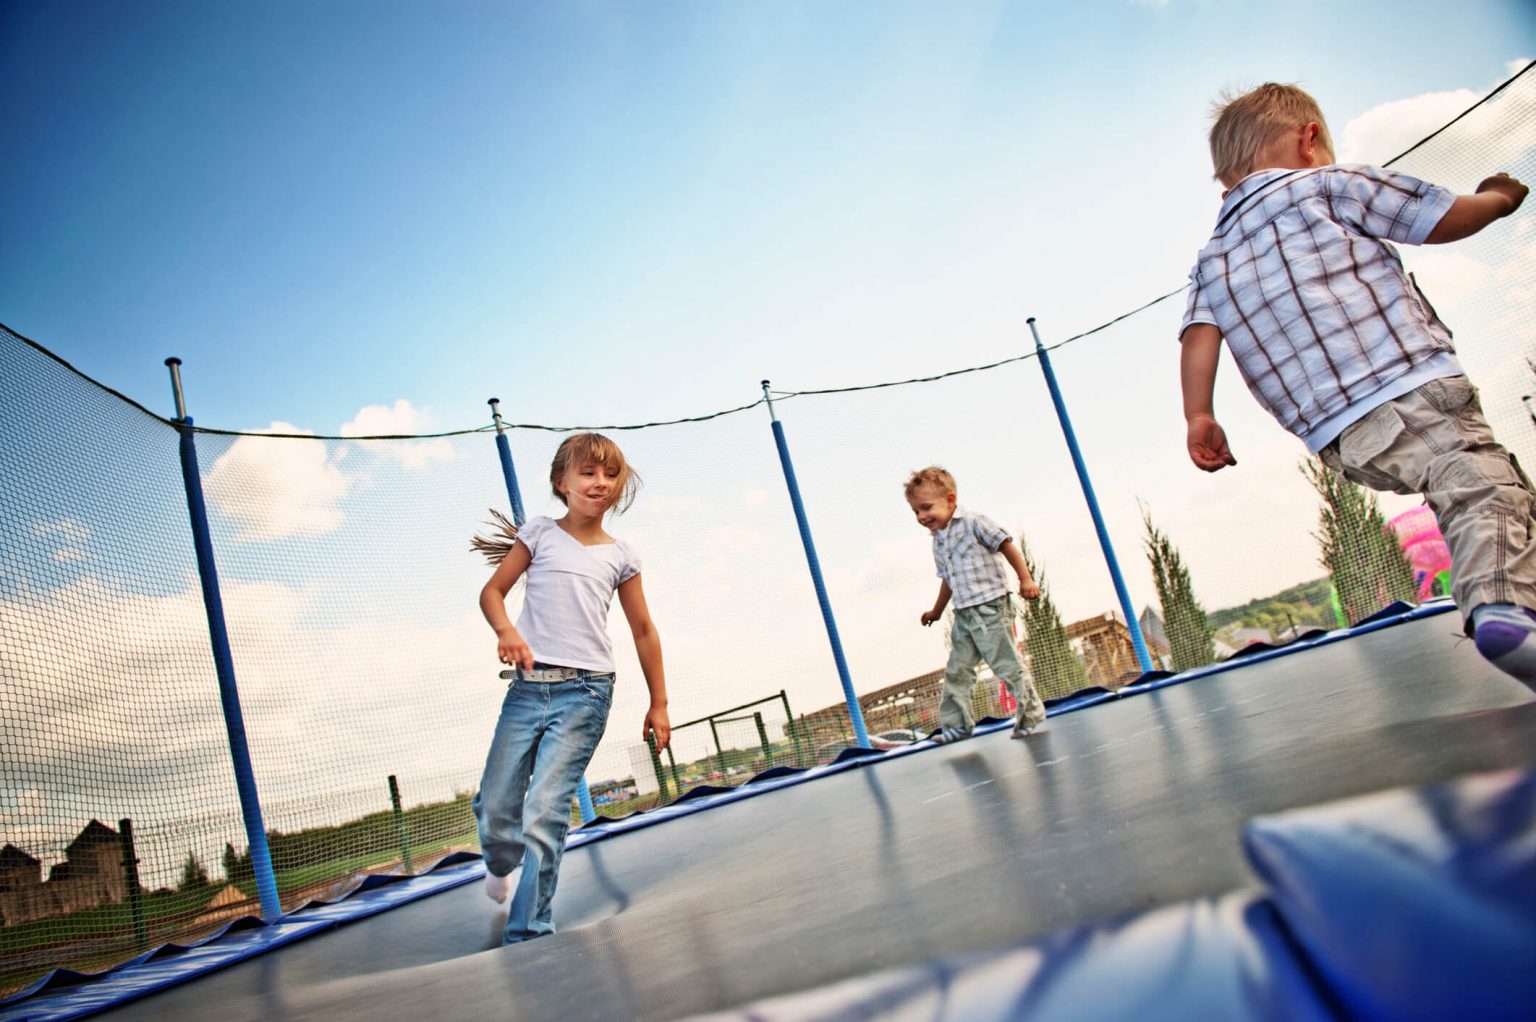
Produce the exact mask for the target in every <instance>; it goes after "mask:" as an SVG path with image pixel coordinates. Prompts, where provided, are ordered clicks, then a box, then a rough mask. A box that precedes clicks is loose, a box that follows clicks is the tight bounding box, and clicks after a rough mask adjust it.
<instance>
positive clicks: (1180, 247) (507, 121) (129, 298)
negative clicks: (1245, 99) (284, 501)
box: [0, 0, 1536, 433]
mask: <svg viewBox="0 0 1536 1022" xmlns="http://www.w3.org/2000/svg"><path fill="white" fill-rule="evenodd" d="M1388 15H1390V16H1388ZM1430 25H1433V30H1429V29H1428V26H1430ZM1361 39H1369V40H1370V41H1371V42H1370V44H1369V45H1364V46H1362V45H1360V44H1359V42H1358V40H1361ZM1530 52H1536V14H1533V12H1532V10H1531V8H1530V5H1529V4H1527V3H1524V2H1521V0H1503V2H1494V0H1480V2H1469V3H1465V4H1458V5H1457V8H1456V13H1455V15H1454V17H1452V16H1448V15H1447V14H1446V13H1445V8H1444V5H1443V4H1439V3H1433V2H1423V3H1420V2H1408V3H1392V4H1382V3H1347V2H1346V3H1338V2H1317V3H1310V2H1302V3H1290V4H1285V5H1274V4H1261V3H1241V2H1235V3H1234V2H1223V3H1215V2H1208V0H1168V2H1165V3H1157V2H1118V0H1116V2H1089V3H1081V4H1049V5H1046V4H1024V3H1014V4H1006V3H963V4H956V5H943V6H942V7H939V6H935V5H931V4H925V3H886V2H879V3H875V2H868V3H855V2H843V3H774V4H752V3H724V4H720V3H688V2H680V3H667V4H645V5H641V4H627V3H561V4H544V3H494V4H492V3H473V2H450V3H441V4H425V3H399V2H391V0H368V2H352V0H332V2H326V3H298V2H283V0H279V2H275V3H271V2H263V3H251V2H244V0H234V2H228V3H219V4H207V3H202V2H190V3H177V2H155V3H146V2H136V3H120V2H76V0H65V2H58V3H46V4H39V3H27V2H6V3H4V4H0V117H3V119H4V123H5V124H6V125H7V129H8V132H9V135H10V137H11V139H12V140H13V141H14V143H15V149H14V151H15V152H16V153H17V154H18V164H17V167H16V171H15V172H13V173H11V174H9V175H7V182H6V184H5V187H4V188H3V189H0V223H3V224H4V231H3V233H0V322H4V323H5V324H6V325H8V326H9V327H11V328H12V329H13V330H16V331H17V332H19V333H21V334H23V335H25V336H28V337H30V338H32V339H33V340H36V341H38V342H39V343H41V344H43V345H45V346H46V347H48V348H50V349H51V350H53V351H54V352H56V353H57V354H59V355H60V356H62V357H63V358H65V359H67V360H69V361H70V362H72V363H73V364H75V365H76V366H77V367H78V368H80V369H81V370H82V371H84V372H86V373H87V374H89V375H91V376H94V377H96V378H97V379H100V380H102V381H103V382H106V383H107V384H109V385H110V386H113V387H115V388H117V389H119V390H121V391H123V392H124V393H126V394H128V395H129V396H131V397H133V398H134V399H136V400H138V401H140V402H141V403H143V404H145V405H147V406H149V407H151V408H153V409H156V410H158V411H160V412H162V413H167V414H168V413H169V412H170V411H171V404H170V392H169V386H168V383H167V378H166V373H165V369H164V367H163V365H162V361H163V359H164V358H165V357H167V356H170V355H175V356H179V357H180V358H182V359H183V360H184V362H185V366H184V373H185V377H186V384H187V393H188V400H189V406H190V409H191V411H192V414H193V415H194V416H195V417H196V418H197V419H198V421H199V422H200V423H202V424H206V425H214V426H220V427H225V428H236V429H249V428H260V427H265V426H269V425H270V424H271V423H272V422H274V421H282V422H288V423H292V424H295V425H298V426H300V427H302V428H305V429H309V430H313V431H316V432H320V433H334V432H336V431H337V430H338V429H339V428H340V427H341V426H342V425H343V424H344V423H347V422H350V421H353V419H355V418H356V416H357V413H358V411H359V410H360V409H362V408H364V407H367V406H383V407H389V408H394V407H395V404H396V402H398V401H401V400H404V401H407V402H409V404H410V411H409V412H406V413H404V418H405V420H406V421H405V422H404V425H405V426H406V427H407V428H406V429H405V431H417V430H428V429H434V428H436V429H454V428H466V427H473V426H478V425H482V424H483V423H484V422H485V420H486V409H485V406H484V402H485V400H486V399H487V398H488V397H491V396H498V397H501V398H502V399H503V401H504V402H505V405H506V408H507V411H508V413H509V417H511V418H513V419H514V421H524V422H541V423H555V424H570V423H577V422H584V423H592V422H601V423H620V422H644V421H651V420H655V419H661V418H671V417H675V416H678V415H687V414H698V413H701V412H708V411H713V410H715V409H718V408H725V407H733V406H735V405H738V404H742V403H745V402H746V401H750V400H752V399H754V398H755V397H756V396H757V393H758V381H759V380H761V379H763V378H770V379H773V380H774V382H775V384H776V385H779V386H782V387H784V388H785V389H796V390H798V389H806V388H812V387H823V386H840V385H845V384H849V383H860V382H867V381H870V380H875V379H890V378H904V377H906V376H910V375H920V374H926V373H929V372H933V371H937V370H943V369H948V368H954V367H956V366H959V365H969V364H975V363H979V362H985V361H990V360H992V359H994V358H997V357H1004V356H1006V355H1009V354H1013V353H1016V352H1018V351H1019V350H1020V349H1021V347H1024V346H1027V335H1026V333H1025V330H1024V324H1023V320H1024V319H1025V317H1027V316H1030V315H1035V316H1038V317H1039V319H1040V322H1041V325H1042V329H1043V330H1044V331H1045V333H1046V335H1047V337H1048V338H1049V337H1052V336H1055V337H1061V336H1066V335H1068V334H1070V333H1074V332H1076V331H1077V330H1079V329H1082V328H1085V327H1088V326H1092V325H1095V324H1096V323H1098V322H1100V321H1102V320H1103V319H1106V318H1109V316H1111V315H1116V314H1118V313H1120V312H1123V311H1125V310H1126V309H1128V308H1131V307H1134V306H1135V305H1138V304H1140V303H1141V302H1142V301H1144V300H1146V299H1147V298H1149V297H1151V296H1153V295H1155V294H1161V293H1162V292H1163V291H1166V290H1168V289H1170V288H1171V287H1175V286H1177V285H1178V284H1179V283H1180V282H1181V281H1182V280H1183V278H1184V274H1185V273H1186V272H1187V266H1188V263H1189V262H1190V253H1191V252H1192V251H1193V250H1194V249H1195V248H1197V247H1198V244H1199V242H1200V240H1201V238H1202V234H1203V233H1204V230H1205V228H1206V226H1207V223H1206V221H1207V219H1208V215H1209V209H1210V208H1211V206H1212V204H1213V203H1214V202H1215V200H1216V188H1215V186H1214V185H1213V184H1212V182H1211V181H1210V180H1209V172H1208V170H1207V169H1206V155H1205V147H1204V141H1203V133H1204V130H1205V128H1206V113H1207V107H1208V103H1209V101H1210V100H1211V98H1212V97H1213V96H1214V95H1215V94H1216V93H1217V92H1218V91H1219V90H1221V89H1223V88H1227V87H1231V86H1234V85H1242V84H1248V83H1255V82H1257V81H1259V80H1263V79H1271V78H1272V79H1277V80H1295V81H1300V82H1302V83H1303V84H1304V85H1306V86H1307V87H1308V88H1310V89H1312V90H1313V91H1314V92H1315V93H1316V94H1317V96H1318V97H1319V99H1320V101H1321V102H1322V103H1323V105H1324V107H1325V109H1326V110H1328V112H1329V114H1330V116H1331V118H1332V119H1333V121H1334V122H1335V123H1336V124H1342V123H1344V122H1345V121H1348V120H1349V119H1351V118H1353V117H1355V116H1357V115H1359V114H1361V113H1363V112H1365V111H1368V110H1370V109H1371V108H1373V107H1374V106H1376V105H1377V104H1380V103H1383V102H1387V101H1391V100H1397V99H1402V98H1405V97H1412V96H1416V95H1419V94H1422V93H1429V92H1437V91H1448V90H1454V89H1458V88H1480V87H1484V86H1486V85H1489V84H1491V83H1493V82H1495V81H1497V80H1499V79H1501V78H1502V77H1503V76H1502V74H1501V72H1502V71H1503V69H1504V66H1505V64H1506V62H1508V61H1510V60H1513V59H1517V58H1519V57H1521V56H1522V55H1526V54H1528V53H1530ZM1154 198H1155V201H1152V200H1154ZM1149 207H1150V208H1149ZM1106 257H1107V258H1108V260H1109V262H1110V263H1111V266H1110V267H1109V268H1108V269H1109V272H1105V270H1106V267H1105V266H1103V265H1102V263H1103V262H1104V261H1105V259H1106ZM1096 262H1097V263H1099V264H1100V265H1097V266H1095V263H1096ZM1090 266H1093V267H1095V268H1094V269H1093V270H1092V271H1091V272H1089V271H1085V267H1090Z"/></svg>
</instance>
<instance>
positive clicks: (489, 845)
mask: <svg viewBox="0 0 1536 1022" xmlns="http://www.w3.org/2000/svg"><path fill="white" fill-rule="evenodd" d="M612 704H613V675H611V674H592V675H587V676H585V677H581V678H574V679H571V680H569V681H557V682H550V683H544V682H534V681H514V682H512V684H511V685H509V686H508V687H507V697H506V699H505V700H503V701H502V704H501V716H500V718H498V719H497V721H496V734H495V736H494V737H493V738H492V739H491V751H490V753H489V754H488V755H487V756H486V758H485V774H484V776H482V777H481V779H480V790H479V791H478V792H477V793H476V794H475V800H474V808H475V820H476V822H477V823H478V825H479V829H480V852H481V855H482V856H484V858H485V868H486V870H487V871H489V872H491V873H494V874H495V875H496V876H506V875H507V874H508V873H511V872H512V869H513V867H515V866H517V865H518V864H521V865H522V867H523V872H522V875H521V876H520V877H518V882H517V890H516V892H515V893H514V894H513V895H512V908H511V910H510V912H509V913H508V915H507V928H506V931H505V933H504V934H503V936H502V943H503V944H516V943H517V942H519V941H524V940H531V939H533V938H534V937H543V936H546V935H548V934H551V933H554V932H555V926H554V922H553V920H552V916H553V911H552V904H553V901H554V896H555V880H556V879H557V876H558V874H559V872H560V855H561V853H562V852H564V851H565V835H566V831H568V830H569V829H570V826H571V799H572V798H574V797H575V796H576V786H577V784H578V783H579V782H580V781H581V777H582V774H584V773H585V772H586V769H587V763H588V762H590V761H591V759H592V753H593V751H594V750H595V749H596V748H597V742H598V739H600V738H602V737H603V728H604V727H605V726H606V725H607V723H608V710H609V708H610V707H611V706H612Z"/></svg>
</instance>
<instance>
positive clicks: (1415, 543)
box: [1387, 504, 1451, 601]
mask: <svg viewBox="0 0 1536 1022" xmlns="http://www.w3.org/2000/svg"><path fill="white" fill-rule="evenodd" d="M1387 524H1388V525H1389V526H1391V528H1392V531H1393V532H1395V533H1397V541H1398V542H1399V543H1401V544H1402V547H1403V554H1404V555H1405V556H1406V557H1407V558H1408V563H1409V564H1410V565H1412V566H1413V577H1414V579H1415V580H1416V581H1417V582H1418V585H1419V594H1418V596H1419V599H1420V600H1421V601H1422V600H1427V599H1429V598H1430V597H1431V596H1437V595H1440V594H1443V593H1448V592H1450V591H1451V551H1450V548H1449V547H1447V546H1446V545H1445V536H1443V535H1442V534H1441V533H1440V524H1439V523H1438V522H1437V521H1435V513H1434V512H1433V511H1431V510H1430V509H1429V505H1427V504H1420V505H1419V506H1418V507H1416V508H1411V509H1409V510H1407V511H1404V512H1403V513H1402V514H1400V515H1398V516H1396V517H1395V518H1393V519H1392V520H1391V521H1390V522H1388V523H1387Z"/></svg>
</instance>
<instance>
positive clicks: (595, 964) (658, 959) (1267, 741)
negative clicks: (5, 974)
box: [104, 614, 1536, 1022]
mask: <svg viewBox="0 0 1536 1022" xmlns="http://www.w3.org/2000/svg"><path fill="white" fill-rule="evenodd" d="M1533 760H1536V702H1533V701H1532V699H1531V696H1530V693H1529V692H1528V691H1527V690H1526V689H1525V688H1524V687H1523V686H1521V685H1519V684H1518V683H1516V682H1514V681H1513V680H1511V679H1509V678H1507V677H1505V676H1504V675H1502V674H1500V673H1499V672H1498V671H1496V670H1495V669H1493V668H1492V667H1490V666H1489V665H1488V664H1486V663H1484V662H1483V661H1482V660H1481V658H1479V657H1478V655H1477V653H1476V651H1475V650H1474V649H1473V648H1472V644H1471V643H1470V642H1466V641H1465V640H1462V639H1461V638H1460V636H1459V631H1458V622H1457V620H1456V618H1455V616H1454V615H1450V614H1445V615H1436V616H1433V617H1426V618H1421V619H1418V620H1412V621H1408V622H1405V623H1402V624H1399V625H1396V626H1393V627H1390V628H1384V629H1381V630H1379V631H1375V632H1370V633H1368V634H1364V635H1358V636H1355V637H1352V638H1350V639H1347V640H1345V641H1341V642H1337V643H1333V644H1330V645H1325V646H1320V647H1318V648H1315V649H1309V650H1306V651H1302V652H1298V653H1296V654H1295V655H1291V656H1284V657H1278V658H1275V659H1271V660H1265V661H1261V662H1258V663H1252V664H1248V665H1246V666H1243V667H1240V668H1237V669H1234V670H1231V671H1227V672H1224V673H1219V674H1215V675H1212V676H1209V677H1205V678H1200V679H1197V680H1194V681H1191V682H1189V683H1187V684H1182V685H1174V686H1171V687H1168V688H1164V689H1160V690H1158V691H1155V692H1151V693H1146V694H1141V695H1137V696H1134V697H1130V698H1126V699H1123V700H1119V701H1116V702H1112V703H1108V704H1104V705H1100V706H1096V707H1092V708H1090V709H1086V710H1083V711H1080V712H1076V713H1070V714H1065V715H1063V716H1060V717H1057V718H1053V719H1052V720H1051V721H1050V722H1049V724H1048V727H1047V728H1046V729H1045V730H1044V731H1043V732H1041V733H1039V734H1036V735H1034V736H1032V737H1030V738H1029V739H1027V740H1024V741H1016V740H1011V739H1010V738H1009V735H1008V732H1007V731H1006V730H1003V731H1000V732H996V733H993V734H990V735H984V736H979V737H976V738H973V739H971V740H968V741H963V742H959V743H956V744H954V745H951V746H946V747H941V748H933V749H929V750H926V751H922V752H918V753H915V754H912V755H908V756H904V757H900V758H896V759H892V760H887V761H881V762H877V763H875V764H873V765H870V766H866V767H864V768H862V769H856V770H849V771H845V772H843V773H840V774H836V775H833V776H829V777H825V778H822V779H818V780H815V781H812V782H810V783H806V784H801V785H798V786H794V787H789V788H785V789H783V790H779V791H774V792H770V793H766V794H764V795H761V796H759V797H755V798H749V799H744V800H742V801H738V802H734V803H730V804H727V805H722V806H718V807H715V808H712V809H709V810H707V811H704V812H700V813H697V814H694V815H692V816H687V817H683V818H680V819H677V820H673V821H670V822H667V823H663V824H660V825H657V826H653V827H648V828H643V829H640V830H636V831H633V832H630V833H624V834H619V835H616V836H614V837H613V838H611V839H608V840H604V841H599V842H595V843H593V844H590V845H586V846H582V847H579V848H576V849H573V850H571V851H570V852H569V853H568V854H567V855H566V856H565V860H564V865H563V867H562V870H561V876H560V887H559V891H558V893H557V895H556V898H555V909H556V911H555V918H556V923H557V926H558V927H559V930H560V932H558V933H557V934H555V935H554V936H552V937H548V938H544V939H542V940H538V941H534V942H531V943H528V944H523V945H518V946H513V947H507V948H502V947H499V946H498V944H499V935H500V928H501V924H502V920H503V919H504V917H505V909H504V908H501V907H498V906H496V905H494V904H492V903H491V902H490V901H489V900H487V899H486V898H485V897H484V895H483V894H482V893H481V890H480V885H479V884H478V883H475V884H472V885H468V886H465V887H460V888H457V889H455V890H452V891H448V892H445V893H443V894H438V895H434V896H432V897H428V898H425V899H423V900H421V901H418V902H414V903H412V904H409V905H406V906H404V907H401V908H398V909H395V910H392V911H390V912H386V913H383V914H381V915H378V916H375V917H372V918H369V919H367V920H364V921H361V922H358V923H355V924H352V925H348V926H345V927H342V928H340V929H337V930H334V931H331V932H328V933H325V934H323V935H321V936H317V937H314V938H310V939H307V940H303V941H299V942H297V943H295V944H292V945H289V946H287V947H285V948H283V949H280V950H278V951H275V952H272V953H268V954H265V955H261V956H259V957H256V958H253V959H251V960H249V961H246V962H243V963H241V964H239V965H236V966H233V967H230V968H228V969H224V970H221V971H219V972H217V973H214V974H212V975H209V976H206V977H204V978H201V979H198V980H195V981H193V982H191V983H187V984H185V985H182V986H179V987H175V988H172V989H170V990H166V991H163V992H161V993H157V994H154V995H152V996H150V997H147V998H145V999H143V1000H141V1001H137V1002H134V1003H131V1004H128V1005H125V1006H123V1007H121V1008H117V1009H115V1010H112V1011H109V1012H106V1013H105V1016H104V1017H110V1018H112V1019H114V1020H130V1019H157V1020H164V1019H202V1018H213V1017H217V1018H220V1019H224V1020H228V1022H237V1020H247V1019H249V1020H257V1019H335V1018H346V1017H357V1018H368V1019H377V1020H407V1019H413V1020H414V1019H433V1020H437V1019H456V1018H469V1017H477V1018H518V1019H546V1018H547V1019H567V1018H570V1019H575V1018H605V1019H606V1018H646V1019H669V1018H676V1017H679V1016H683V1015H688V1014H692V1013H697V1012H704V1011H709V1010H715V1009H721V1008H727V1007H733V1006H736V1005H739V1004H742V1003H743V1002H746V1001H751V1000H756V999H760V998H764V997H768V996H771V995H774V994H781V993H786V992H790V991H795V990H801V989H805V988H808V987H813V986H819V985H822V984H826V983H830V982H833V981H836V980H839V979H843V978H846V977H849V976H854V975H859V974H863V973H867V972H870V971H872V970H875V969H882V968H886V967H890V966H896V965H903V964H907V963H911V962H914V961H921V960H925V959H929V958H933V957H936V956H940V955H953V954H956V953H961V952H966V951H972V950H983V949H987V948H991V947H994V946H997V945H999V944H1003V943H1006V942H1011V941H1018V940H1022V939H1025V938H1028V937H1031V936H1037V935H1041V934H1044V933H1047V932H1049V931H1052V930H1056V929H1059V928H1061V927H1065V926H1069V925H1073V924H1079V923H1085V922H1092V921H1097V920H1103V919H1108V918H1113V917H1115V916H1119V915H1123V914H1125V913H1129V912H1136V911H1140V910H1143V909H1146V908H1149V907H1152V906H1156V905H1161V904H1166V903H1173V902H1178V901H1182V900H1184V899H1188V898H1194V897H1198V896H1201V895H1211V894H1218V893H1223V892H1227V891H1231V890H1234V889H1237V888H1243V887H1250V886H1254V885H1255V883H1256V881H1255V879H1254V877H1253V875H1252V874H1251V873H1250V871H1249V869H1248V867H1247V865H1246V863H1245V860H1244V857H1243V854H1242V851H1241V847H1240V830H1241V826H1242V824H1243V822H1244V821H1246V820H1247V819H1248V818H1249V817H1251V816H1254V815H1257V814H1260V813H1273V812H1277V811H1279V810H1284V809H1290V808H1294V807H1297V806H1303V805H1310V804H1313V803H1318V802H1324V801H1329V800H1333V799H1338V798H1343V797H1346V796H1351V795H1357V794H1362V793H1365V792H1370V791H1376V790H1379V789H1383V788H1389V787H1396V786H1399V785H1417V784H1426V783H1432V782H1436V781H1441V780H1446V779H1448V778H1451V777H1454V776H1457V775H1459V774H1462V773H1466V772H1468V771H1476V770H1489V769H1495V768H1500V767H1508V766H1524V765H1529V764H1530V763H1532V761H1533Z"/></svg>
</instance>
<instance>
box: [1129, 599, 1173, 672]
mask: <svg viewBox="0 0 1536 1022" xmlns="http://www.w3.org/2000/svg"><path fill="white" fill-rule="evenodd" d="M1136 623H1137V624H1139V625H1141V637H1142V638H1143V639H1145V640H1146V641H1147V652H1149V653H1151V654H1152V659H1153V660H1154V661H1156V663H1157V666H1158V667H1159V668H1160V669H1161V670H1164V671H1170V670H1172V669H1173V667H1172V664H1173V659H1172V656H1173V646H1172V645H1171V644H1170V643H1169V642H1168V630H1167V629H1166V628H1164V627H1163V618H1162V615H1160V614H1158V612H1157V611H1155V610H1153V609H1152V607H1151V606H1150V605H1148V606H1146V607H1143V608H1142V611H1141V617H1139V618H1137V619H1136Z"/></svg>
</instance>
